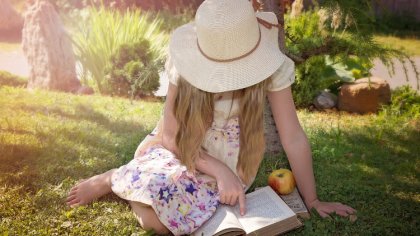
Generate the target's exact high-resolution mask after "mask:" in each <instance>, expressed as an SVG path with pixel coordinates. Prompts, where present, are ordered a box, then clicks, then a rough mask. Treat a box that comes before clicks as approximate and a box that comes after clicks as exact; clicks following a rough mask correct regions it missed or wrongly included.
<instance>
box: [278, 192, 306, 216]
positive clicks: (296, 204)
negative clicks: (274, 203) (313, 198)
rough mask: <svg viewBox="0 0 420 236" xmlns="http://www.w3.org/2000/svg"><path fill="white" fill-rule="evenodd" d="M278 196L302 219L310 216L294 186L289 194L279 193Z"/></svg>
mask: <svg viewBox="0 0 420 236" xmlns="http://www.w3.org/2000/svg"><path fill="white" fill-rule="evenodd" d="M280 197H281V199H283V201H284V202H285V203H286V204H287V206H289V207H290V209H292V210H293V212H295V213H296V215H298V216H299V217H302V218H304V219H309V218H311V215H310V214H309V212H308V209H307V208H306V205H305V203H304V202H303V200H302V197H301V196H300V194H299V191H298V189H297V188H295V189H294V190H293V192H291V193H290V194H287V195H280Z"/></svg>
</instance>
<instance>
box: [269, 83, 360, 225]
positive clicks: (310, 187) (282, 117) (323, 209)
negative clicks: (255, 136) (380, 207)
mask: <svg viewBox="0 0 420 236" xmlns="http://www.w3.org/2000/svg"><path fill="white" fill-rule="evenodd" d="M268 99H269V102H270V106H271V110H272V112H273V116H274V120H275V123H276V127H277V130H278V133H279V136H280V140H281V143H282V145H283V148H284V150H285V152H286V154H287V158H288V159H289V163H290V166H291V168H292V170H293V175H294V177H295V179H296V183H297V186H298V188H299V191H300V192H301V193H302V195H303V199H304V201H305V203H306V205H307V206H308V208H309V209H311V208H313V207H314V208H315V209H316V210H317V211H318V213H319V214H320V215H321V216H322V217H326V216H328V215H329V214H330V213H333V212H336V213H337V214H339V215H341V216H347V215H348V214H353V213H354V212H355V210H354V209H353V208H351V207H349V206H346V205H343V204H341V203H331V202H321V201H319V200H318V196H317V194H316V188H315V178H314V173H313V168H312V156H311V149H310V145H309V142H308V139H307V137H306V134H305V133H304V131H303V129H302V127H301V126H300V124H299V120H298V117H297V114H296V109H295V105H294V102H293V97H292V92H291V88H290V87H288V88H286V89H282V90H280V91H275V92H269V93H268Z"/></svg>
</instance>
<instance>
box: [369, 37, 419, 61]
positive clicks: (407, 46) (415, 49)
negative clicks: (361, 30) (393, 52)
mask: <svg viewBox="0 0 420 236" xmlns="http://www.w3.org/2000/svg"><path fill="white" fill-rule="evenodd" d="M374 39H375V41H377V42H378V43H380V44H384V45H388V46H390V47H393V48H395V49H403V50H405V51H406V52H407V53H408V54H410V55H412V56H419V55H420V40H419V39H418V38H416V37H414V36H412V37H397V36H392V35H375V36H374Z"/></svg>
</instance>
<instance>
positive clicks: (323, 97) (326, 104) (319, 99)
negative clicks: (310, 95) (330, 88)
mask: <svg viewBox="0 0 420 236" xmlns="http://www.w3.org/2000/svg"><path fill="white" fill-rule="evenodd" d="M314 105H315V107H316V108H318V109H321V110H323V109H331V108H333V107H335V106H336V105H337V96H336V95H335V94H333V93H330V92H326V91H322V92H321V94H319V95H318V96H316V97H315V99H314Z"/></svg>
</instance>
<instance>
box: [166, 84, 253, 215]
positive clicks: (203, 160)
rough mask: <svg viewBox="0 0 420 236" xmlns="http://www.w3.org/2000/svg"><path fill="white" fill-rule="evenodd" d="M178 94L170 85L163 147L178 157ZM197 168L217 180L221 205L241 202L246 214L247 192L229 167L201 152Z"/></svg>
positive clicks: (243, 211) (241, 209) (173, 86)
mask: <svg viewBox="0 0 420 236" xmlns="http://www.w3.org/2000/svg"><path fill="white" fill-rule="evenodd" d="M176 94H177V87H176V86H175V85H173V84H171V83H169V88H168V94H167V95H166V101H165V108H164V111H163V125H162V132H163V133H162V145H163V147H165V148H166V149H168V150H169V151H171V152H172V153H175V155H178V153H179V152H178V148H177V146H176V142H175V137H176V133H177V130H178V124H177V121H176V118H175V114H174V113H173V109H174V106H175V98H176ZM195 167H196V169H197V170H199V171H200V172H202V173H204V174H207V175H209V176H211V177H213V178H215V179H216V181H217V188H218V190H219V194H220V202H221V203H223V204H230V205H235V204H236V202H237V201H239V207H240V211H241V214H245V192H244V189H243V187H242V183H241V181H240V180H239V178H238V177H237V176H236V175H235V173H233V171H232V170H231V169H229V167H228V166H226V165H225V164H224V163H223V162H221V161H219V160H217V159H216V158H214V157H212V156H210V155H209V154H207V153H205V152H200V156H199V158H196V161H195Z"/></svg>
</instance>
